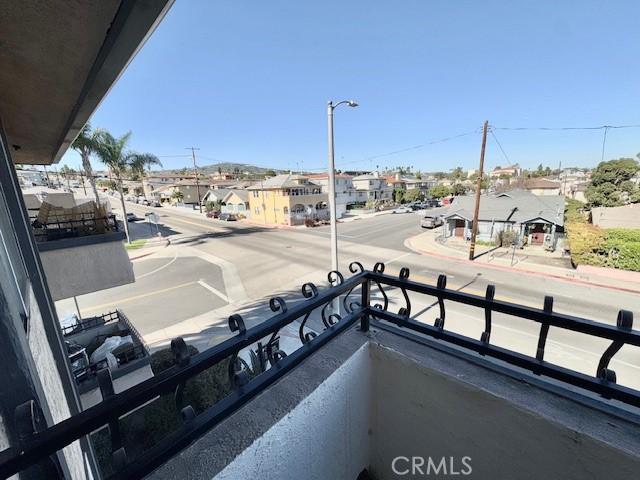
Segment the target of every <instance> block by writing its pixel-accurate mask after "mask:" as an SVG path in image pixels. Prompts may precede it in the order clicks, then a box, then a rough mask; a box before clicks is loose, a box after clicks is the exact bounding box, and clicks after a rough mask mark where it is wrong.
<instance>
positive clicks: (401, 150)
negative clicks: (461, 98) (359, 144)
mask: <svg viewBox="0 0 640 480" xmlns="http://www.w3.org/2000/svg"><path fill="white" fill-rule="evenodd" d="M481 131H482V129H481V128H477V129H475V130H473V131H471V132H465V133H460V134H458V135H452V136H450V137H445V138H440V139H438V140H432V141H430V142H426V143H421V144H419V145H414V146H412V147H407V148H402V149H400V150H394V151H392V152H386V153H380V154H377V155H372V156H370V157H366V158H363V159H360V160H351V161H349V162H340V167H342V166H344V165H352V164H354V163H364V162H370V161H371V160H376V159H378V158H383V157H389V156H392V155H397V154H399V153H404V152H410V151H411V150H418V149H420V148H424V147H427V146H429V145H435V144H437V143H444V142H448V141H451V140H455V139H457V138H460V137H466V136H469V135H474V134H479V133H480V132H481ZM326 168H327V167H319V168H309V169H308V170H309V171H314V170H326Z"/></svg>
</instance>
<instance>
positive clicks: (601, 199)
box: [585, 158, 640, 207]
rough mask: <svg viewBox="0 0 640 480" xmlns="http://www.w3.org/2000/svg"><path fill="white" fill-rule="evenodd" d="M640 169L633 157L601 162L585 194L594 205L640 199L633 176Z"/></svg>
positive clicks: (608, 205) (607, 205) (611, 204)
mask: <svg viewBox="0 0 640 480" xmlns="http://www.w3.org/2000/svg"><path fill="white" fill-rule="evenodd" d="M638 171H640V164H638V162H637V161H636V160H634V159H633V158H619V159H617V160H609V161H607V162H600V163H599V164H598V166H597V167H596V169H595V170H594V171H593V174H592V175H591V184H590V185H589V186H588V187H587V191H586V192H585V195H586V197H587V200H589V203H590V204H591V205H592V206H599V205H603V206H605V207H614V206H617V205H622V204H623V203H628V202H632V203H633V202H636V201H638V199H640V195H638V192H637V187H636V188H634V187H635V185H634V184H633V182H632V181H631V178H632V177H633V176H634V175H636V174H637V173H638Z"/></svg>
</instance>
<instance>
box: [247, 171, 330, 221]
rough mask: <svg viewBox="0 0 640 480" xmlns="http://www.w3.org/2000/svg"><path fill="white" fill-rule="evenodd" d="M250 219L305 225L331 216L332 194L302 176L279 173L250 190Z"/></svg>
mask: <svg viewBox="0 0 640 480" xmlns="http://www.w3.org/2000/svg"><path fill="white" fill-rule="evenodd" d="M247 190H248V191H249V192H250V194H249V208H250V209H251V219H252V220H253V221H254V222H258V223H263V224H278V225H302V224H304V221H305V219H307V218H310V219H318V218H328V216H329V209H328V205H327V204H328V202H329V197H328V195H327V194H326V193H322V187H321V186H320V185H319V184H317V183H313V182H311V181H310V180H309V178H308V177H306V176H303V175H276V176H275V177H271V178H268V179H267V180H264V181H261V182H259V183H256V184H254V185H253V186H251V187H249V188H248V189H247Z"/></svg>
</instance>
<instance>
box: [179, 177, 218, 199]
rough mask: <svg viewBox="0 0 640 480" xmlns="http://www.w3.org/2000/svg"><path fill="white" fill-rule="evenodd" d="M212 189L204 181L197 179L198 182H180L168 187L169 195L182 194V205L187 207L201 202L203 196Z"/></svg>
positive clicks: (189, 180) (187, 180) (186, 180)
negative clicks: (184, 204)
mask: <svg viewBox="0 0 640 480" xmlns="http://www.w3.org/2000/svg"><path fill="white" fill-rule="evenodd" d="M211 188H213V186H212V185H210V184H209V182H208V181H206V180H205V179H199V180H198V182H196V181H195V178H194V179H193V180H191V179H185V180H180V181H178V182H176V183H174V184H173V185H171V186H170V187H169V190H170V192H171V195H173V193H174V192H180V193H182V203H186V204H188V205H198V204H199V203H200V202H202V199H203V198H204V196H205V194H206V193H207V192H208V191H209V190H210V189H211Z"/></svg>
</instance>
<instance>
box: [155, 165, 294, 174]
mask: <svg viewBox="0 0 640 480" xmlns="http://www.w3.org/2000/svg"><path fill="white" fill-rule="evenodd" d="M165 171H166V172H170V173H184V172H185V171H186V172H192V171H193V169H191V168H188V167H185V168H176V169H173V170H165ZM218 171H220V172H223V173H237V174H239V175H242V174H244V173H245V172H248V173H249V174H250V175H264V174H265V173H266V172H268V171H274V172H276V173H284V172H285V171H284V170H278V169H275V168H265V167H257V166H255V165H250V164H248V163H231V162H221V163H213V164H211V165H200V166H198V172H200V173H202V174H205V175H209V174H212V173H218Z"/></svg>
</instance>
